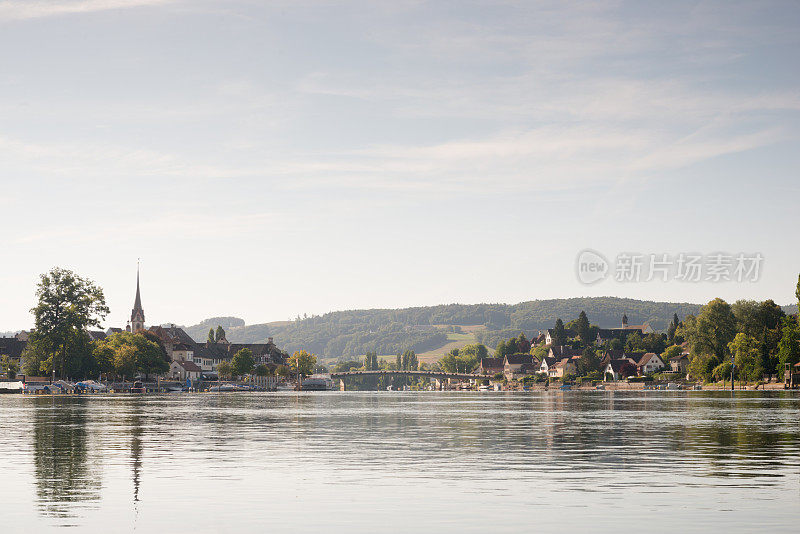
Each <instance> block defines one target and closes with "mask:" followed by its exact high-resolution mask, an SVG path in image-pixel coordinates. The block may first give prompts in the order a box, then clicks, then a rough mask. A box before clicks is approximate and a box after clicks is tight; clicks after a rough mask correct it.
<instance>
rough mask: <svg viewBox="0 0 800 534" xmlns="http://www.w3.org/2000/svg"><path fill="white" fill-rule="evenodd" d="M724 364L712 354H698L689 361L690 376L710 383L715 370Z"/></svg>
mask: <svg viewBox="0 0 800 534" xmlns="http://www.w3.org/2000/svg"><path fill="white" fill-rule="evenodd" d="M720 363H722V362H719V360H717V358H716V357H715V356H713V355H711V354H698V355H697V356H693V357H692V359H691V360H690V361H689V368H688V371H689V372H688V373H687V374H688V375H689V377H690V378H692V379H694V380H703V381H705V382H707V381H709V380H710V379H711V378H712V377H713V373H714V369H715V368H716V367H717V365H719V364H720Z"/></svg>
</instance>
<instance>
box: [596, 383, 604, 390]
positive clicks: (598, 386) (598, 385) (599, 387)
mask: <svg viewBox="0 0 800 534" xmlns="http://www.w3.org/2000/svg"><path fill="white" fill-rule="evenodd" d="M594 389H606V387H605V386H604V385H603V384H597V385H596V386H595V387H594Z"/></svg>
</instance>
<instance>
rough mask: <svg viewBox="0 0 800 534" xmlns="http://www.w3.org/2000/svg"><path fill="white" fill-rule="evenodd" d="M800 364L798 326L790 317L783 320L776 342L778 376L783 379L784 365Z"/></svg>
mask: <svg viewBox="0 0 800 534" xmlns="http://www.w3.org/2000/svg"><path fill="white" fill-rule="evenodd" d="M798 362H800V325H798V322H797V320H795V319H794V318H792V317H786V318H784V320H783V328H782V330H781V339H780V341H779V342H778V376H780V377H781V378H783V377H784V370H785V369H786V364H789V366H793V365H794V364H796V363H798Z"/></svg>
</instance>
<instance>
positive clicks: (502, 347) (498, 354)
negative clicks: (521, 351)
mask: <svg viewBox="0 0 800 534" xmlns="http://www.w3.org/2000/svg"><path fill="white" fill-rule="evenodd" d="M506 354H508V347H507V346H506V342H505V340H504V339H501V340H500V341H498V343H497V347H495V349H494V357H495V358H503V357H505V355H506Z"/></svg>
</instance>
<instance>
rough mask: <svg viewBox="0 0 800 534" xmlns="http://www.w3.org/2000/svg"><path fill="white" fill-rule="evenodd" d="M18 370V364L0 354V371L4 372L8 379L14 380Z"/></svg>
mask: <svg viewBox="0 0 800 534" xmlns="http://www.w3.org/2000/svg"><path fill="white" fill-rule="evenodd" d="M18 372H19V364H18V363H17V361H16V360H15V359H13V358H9V357H8V356H6V355H3V356H0V373H2V374H5V375H6V376H7V377H8V379H9V380H14V379H15V378H16V377H17V373H18Z"/></svg>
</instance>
